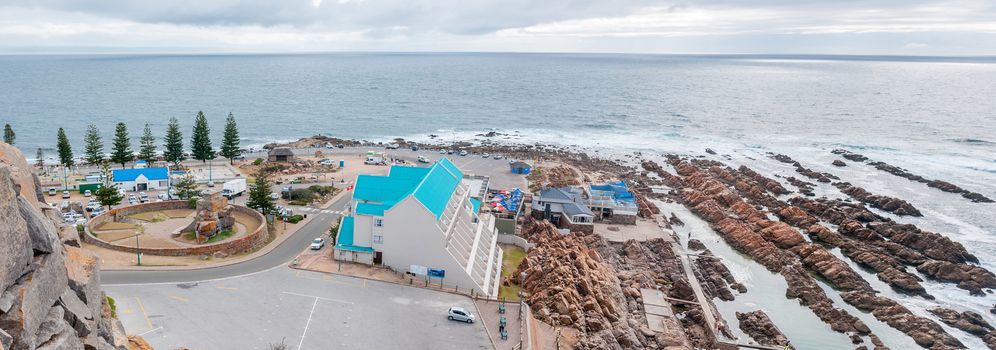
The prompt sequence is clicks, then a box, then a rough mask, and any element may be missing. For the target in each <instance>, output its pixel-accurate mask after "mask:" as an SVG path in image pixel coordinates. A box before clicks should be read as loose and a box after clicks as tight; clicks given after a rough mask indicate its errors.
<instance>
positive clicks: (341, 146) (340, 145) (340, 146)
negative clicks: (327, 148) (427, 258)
mask: <svg viewBox="0 0 996 350" xmlns="http://www.w3.org/2000/svg"><path fill="white" fill-rule="evenodd" d="M335 146H336V147H339V148H343V147H345V146H343V145H342V144H341V143H340V144H338V145H335Z"/></svg>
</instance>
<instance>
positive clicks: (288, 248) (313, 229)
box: [100, 193, 351, 285]
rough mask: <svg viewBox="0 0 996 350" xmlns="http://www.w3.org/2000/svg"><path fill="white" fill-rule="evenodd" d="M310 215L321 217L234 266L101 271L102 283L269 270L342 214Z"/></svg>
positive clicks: (190, 279) (185, 279)
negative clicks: (276, 244)
mask: <svg viewBox="0 0 996 350" xmlns="http://www.w3.org/2000/svg"><path fill="white" fill-rule="evenodd" d="M350 198H351V196H350V195H349V194H348V193H347V194H346V195H343V196H342V197H340V198H339V200H336V201H335V202H334V203H332V205H330V206H328V207H327V208H331V209H336V210H339V209H342V207H343V206H344V205H346V204H347V203H348V202H349V200H350ZM306 214H308V215H309V216H311V215H316V216H317V217H315V218H313V219H312V220H311V221H309V222H308V223H307V224H305V225H304V227H302V228H301V229H300V230H298V231H297V232H295V233H294V234H293V235H292V236H291V237H288V238H287V239H286V240H284V241H283V242H281V243H280V245H279V246H277V247H276V248H274V249H273V250H271V251H270V252H269V253H266V254H264V255H263V256H259V257H256V258H254V259H251V260H247V261H243V262H240V263H236V264H232V265H226V266H220V267H212V268H204V269H195V270H177V271H101V273H100V281H101V284H102V285H116V284H150V283H181V282H195V281H207V280H214V279H221V278H227V277H234V276H244V275H248V274H252V273H256V272H260V271H265V270H267V269H270V268H273V267H276V266H280V265H285V264H287V263H288V262H290V261H291V260H293V259H294V257H296V256H297V255H298V254H300V253H301V251H302V250H304V249H305V248H307V247H308V245H309V244H311V241H312V240H314V239H315V238H318V237H320V236H322V235H324V234H326V233H328V229H329V227H330V226H331V225H332V224H333V223H334V222H335V221H338V220H339V214H333V213H324V212H321V211H319V212H310V213H306Z"/></svg>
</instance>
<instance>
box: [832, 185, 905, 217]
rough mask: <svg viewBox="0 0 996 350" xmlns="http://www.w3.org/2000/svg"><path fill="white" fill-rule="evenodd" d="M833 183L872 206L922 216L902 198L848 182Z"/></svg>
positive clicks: (895, 212) (897, 213) (897, 212)
mask: <svg viewBox="0 0 996 350" xmlns="http://www.w3.org/2000/svg"><path fill="white" fill-rule="evenodd" d="M833 185H834V187H837V188H838V189H840V191H841V192H843V193H844V194H846V195H848V196H850V197H851V198H854V199H857V200H859V201H862V202H864V203H867V204H868V205H871V206H872V207H873V208H878V209H882V210H885V211H887V212H890V213H893V214H896V215H909V216H923V214H921V213H920V210H917V209H916V208H915V207H913V205H912V204H910V203H909V202H907V201H904V200H902V199H899V198H894V197H889V196H882V195H877V194H872V193H871V192H868V191H866V190H865V189H864V188H861V187H857V186H854V185H851V184H850V183H849V182H836V183H834V184H833Z"/></svg>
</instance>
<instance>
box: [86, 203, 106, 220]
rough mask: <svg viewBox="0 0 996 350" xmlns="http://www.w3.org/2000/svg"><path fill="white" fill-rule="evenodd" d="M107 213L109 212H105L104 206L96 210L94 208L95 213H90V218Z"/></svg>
mask: <svg viewBox="0 0 996 350" xmlns="http://www.w3.org/2000/svg"><path fill="white" fill-rule="evenodd" d="M105 211H107V210H105V209H104V207H103V206H98V207H96V208H93V211H92V212H90V217H91V218H92V217H94V216H97V215H100V214H103V213H104V212H105Z"/></svg>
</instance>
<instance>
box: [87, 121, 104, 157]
mask: <svg viewBox="0 0 996 350" xmlns="http://www.w3.org/2000/svg"><path fill="white" fill-rule="evenodd" d="M83 143H84V147H83V158H84V159H85V160H86V162H87V164H90V165H97V164H100V162H102V161H103V160H104V141H103V140H101V138H100V130H97V126H96V125H93V124H90V125H88V126H87V127H86V135H85V136H84V137H83Z"/></svg>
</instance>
